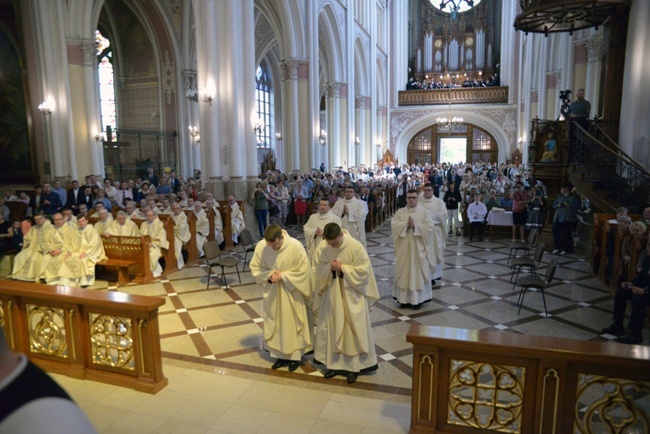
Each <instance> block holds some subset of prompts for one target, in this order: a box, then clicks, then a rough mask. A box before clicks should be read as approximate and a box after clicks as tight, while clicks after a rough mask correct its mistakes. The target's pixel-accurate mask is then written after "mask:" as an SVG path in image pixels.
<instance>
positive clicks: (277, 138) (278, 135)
mask: <svg viewBox="0 0 650 434" xmlns="http://www.w3.org/2000/svg"><path fill="white" fill-rule="evenodd" d="M275 140H277V141H278V142H281V141H282V133H279V132H278V133H275Z"/></svg>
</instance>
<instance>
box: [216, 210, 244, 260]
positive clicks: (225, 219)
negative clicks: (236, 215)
mask: <svg viewBox="0 0 650 434" xmlns="http://www.w3.org/2000/svg"><path fill="white" fill-rule="evenodd" d="M217 202H219V205H220V207H219V208H218V209H219V213H221V222H222V223H223V239H224V241H225V244H226V245H225V249H224V250H233V249H234V247H235V245H234V244H233V242H232V221H231V219H230V215H231V211H232V210H231V208H230V206H229V205H228V201H227V200H218V201H217ZM236 202H237V204H238V205H239V209H241V213H242V215H243V216H244V218H246V211H245V209H244V202H243V201H241V200H238V201H236ZM208 219H209V220H210V236H209V237H208V240H209V241H214V218H210V214H209V213H208ZM210 237H212V238H210Z"/></svg>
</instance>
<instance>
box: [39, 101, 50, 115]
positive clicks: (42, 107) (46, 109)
mask: <svg viewBox="0 0 650 434" xmlns="http://www.w3.org/2000/svg"><path fill="white" fill-rule="evenodd" d="M38 110H39V111H40V112H41V113H43V114H44V115H45V116H49V115H51V114H52V112H54V108H53V107H52V105H50V103H49V102H47V101H43V102H42V103H40V104H39V105H38Z"/></svg>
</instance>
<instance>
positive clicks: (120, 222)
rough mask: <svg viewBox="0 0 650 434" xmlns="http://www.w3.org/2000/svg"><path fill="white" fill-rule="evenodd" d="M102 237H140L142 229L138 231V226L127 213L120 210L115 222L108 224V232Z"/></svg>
mask: <svg viewBox="0 0 650 434" xmlns="http://www.w3.org/2000/svg"><path fill="white" fill-rule="evenodd" d="M129 203H133V202H129ZM100 235H104V236H106V237H112V236H119V237H139V236H140V229H138V225H136V224H135V223H133V221H131V219H130V218H129V217H128V216H127V214H126V212H125V211H122V210H120V211H118V212H117V214H116V217H115V220H113V221H112V222H110V223H109V224H108V228H106V232H104V233H103V234H100Z"/></svg>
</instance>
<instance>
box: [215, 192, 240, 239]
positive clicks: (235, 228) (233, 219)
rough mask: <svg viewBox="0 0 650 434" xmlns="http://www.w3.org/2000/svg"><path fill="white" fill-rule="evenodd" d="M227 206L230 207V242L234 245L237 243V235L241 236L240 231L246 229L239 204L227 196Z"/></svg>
mask: <svg viewBox="0 0 650 434" xmlns="http://www.w3.org/2000/svg"><path fill="white" fill-rule="evenodd" d="M228 206H230V223H231V225H230V226H231V229H232V241H233V242H234V243H237V242H239V234H241V231H243V230H244V229H246V224H244V213H243V212H242V210H241V209H240V208H239V204H238V203H237V202H236V201H235V197H234V196H228ZM215 219H216V216H215ZM215 224H216V221H215Z"/></svg>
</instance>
